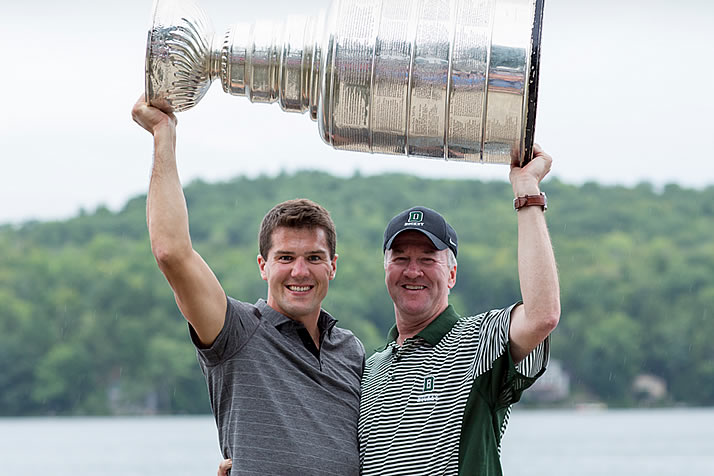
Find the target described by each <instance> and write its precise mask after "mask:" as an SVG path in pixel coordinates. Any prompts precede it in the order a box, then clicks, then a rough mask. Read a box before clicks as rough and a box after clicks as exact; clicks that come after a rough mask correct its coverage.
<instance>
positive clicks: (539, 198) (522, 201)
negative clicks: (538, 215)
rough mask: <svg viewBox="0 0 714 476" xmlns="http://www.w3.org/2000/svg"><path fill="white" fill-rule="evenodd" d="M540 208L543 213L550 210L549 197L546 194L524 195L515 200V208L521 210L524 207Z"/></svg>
mask: <svg viewBox="0 0 714 476" xmlns="http://www.w3.org/2000/svg"><path fill="white" fill-rule="evenodd" d="M531 206H540V207H542V208H543V211H545V210H547V209H548V197H546V196H545V193H543V192H540V194H538V195H524V196H522V197H518V198H515V199H513V208H514V209H516V210H520V209H521V208H523V207H531Z"/></svg>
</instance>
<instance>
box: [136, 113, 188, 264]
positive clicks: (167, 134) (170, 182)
mask: <svg viewBox="0 0 714 476" xmlns="http://www.w3.org/2000/svg"><path fill="white" fill-rule="evenodd" d="M146 218H147V225H148V228H149V236H150V238H151V249H152V251H153V253H154V256H155V257H156V259H157V260H158V261H159V262H160V263H161V262H166V261H168V260H171V259H173V258H177V257H180V256H181V255H183V254H184V253H189V252H190V251H191V239H190V236H189V231H188V211H187V209H186V199H185V197H184V195H183V189H182V187H181V181H180V179H179V175H178V169H177V167H176V129H175V127H174V126H173V125H172V124H161V125H159V126H157V128H156V130H155V131H154V163H153V168H152V171H151V181H150V184H149V194H148V197H147V203H146Z"/></svg>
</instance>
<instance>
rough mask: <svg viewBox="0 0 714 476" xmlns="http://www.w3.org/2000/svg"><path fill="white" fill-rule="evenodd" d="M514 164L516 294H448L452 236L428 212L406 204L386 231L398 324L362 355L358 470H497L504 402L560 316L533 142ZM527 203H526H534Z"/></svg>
mask: <svg viewBox="0 0 714 476" xmlns="http://www.w3.org/2000/svg"><path fill="white" fill-rule="evenodd" d="M535 152H536V153H535V157H534V159H533V161H532V162H530V163H529V164H528V165H527V166H526V167H524V168H520V167H512V169H511V177H510V178H511V183H512V185H513V191H514V194H515V196H516V200H515V201H514V206H515V207H516V208H517V210H518V272H519V278H520V284H521V295H522V298H523V302H522V303H516V304H514V305H512V306H510V307H508V308H506V309H501V310H494V311H489V312H487V313H484V314H480V315H478V316H474V317H460V316H459V315H458V314H457V313H456V311H455V310H454V308H453V307H452V306H450V305H449V299H448V295H449V290H450V289H451V288H452V287H453V286H454V285H455V284H456V268H457V263H456V254H457V251H458V240H457V237H456V232H455V231H454V229H453V228H452V227H451V226H450V225H449V224H448V223H447V222H446V220H444V218H443V217H442V216H441V215H439V214H438V213H437V212H435V211H433V210H430V209H428V208H425V207H413V208H411V209H409V210H405V211H404V212H402V213H400V214H399V215H397V216H396V217H394V218H393V219H392V220H391V221H390V223H389V224H388V225H387V229H386V230H385V232H384V242H383V250H384V252H385V260H384V269H385V283H386V285H387V290H388V291H389V295H390V296H391V298H392V301H393V302H394V314H395V322H396V323H395V326H394V327H393V328H392V330H391V332H390V335H389V341H388V343H387V345H386V346H385V347H384V348H383V349H382V350H381V351H378V352H376V353H375V354H374V355H372V356H371V357H370V358H369V359H368V360H367V365H366V368H365V372H364V377H363V380H362V399H361V403H360V421H359V438H360V463H361V469H362V474H363V475H385V474H409V475H416V474H425V475H426V474H459V475H480V476H500V475H501V474H502V472H501V464H500V459H499V449H500V444H501V437H502V436H503V432H504V431H505V427H506V424H507V422H508V414H509V410H510V406H511V404H512V403H515V402H516V401H518V399H519V398H520V395H521V393H522V392H523V390H525V389H526V388H528V387H529V386H530V385H531V384H532V383H533V382H534V381H535V380H536V379H537V378H538V377H539V376H540V375H541V374H542V373H543V372H544V371H545V366H546V363H547V359H548V340H547V337H548V335H549V334H550V332H551V331H552V330H553V329H554V328H555V326H556V325H557V323H558V320H559V317H560V295H559V286H558V275H557V269H556V265H555V258H554V255H553V250H552V247H551V244H550V238H549V236H548V231H547V227H546V223H545V217H544V215H543V213H544V211H545V196H544V195H542V194H541V193H540V189H539V184H540V181H541V180H542V179H543V177H545V175H546V174H547V173H548V171H549V170H550V165H551V159H550V157H549V156H548V155H546V154H545V153H544V152H543V151H542V149H540V147H538V146H536V148H535ZM531 205H532V206H531Z"/></svg>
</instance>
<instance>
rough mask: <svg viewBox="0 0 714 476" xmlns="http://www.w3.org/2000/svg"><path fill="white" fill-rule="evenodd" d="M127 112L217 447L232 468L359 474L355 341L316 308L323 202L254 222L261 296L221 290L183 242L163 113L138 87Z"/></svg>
mask: <svg viewBox="0 0 714 476" xmlns="http://www.w3.org/2000/svg"><path fill="white" fill-rule="evenodd" d="M132 115H133V117H134V120H135V121H136V122H137V123H139V124H140V125H141V126H142V127H143V128H144V129H146V130H147V131H149V132H151V133H152V135H153V136H154V163H153V169H152V175H151V183H150V186H149V194H148V198H147V223H148V227H149V235H150V239H151V249H152V252H153V254H154V257H155V258H156V261H157V263H158V265H159V268H160V269H161V271H162V272H163V274H164V276H165V277H166V279H167V280H168V282H169V284H170V285H171V288H172V290H173V292H174V296H175V298H176V303H177V304H178V307H179V309H180V310H181V313H182V314H183V315H184V317H185V318H186V320H187V321H188V323H189V330H190V335H191V339H192V341H193V343H194V344H195V346H196V348H197V353H198V359H199V363H200V365H201V369H202V370H203V373H204V375H205V376H206V381H207V384H208V390H209V396H210V400H211V407H212V409H213V414H214V416H215V419H216V424H217V426H218V434H219V440H220V446H221V451H222V453H223V455H224V457H225V458H231V459H232V460H233V463H234V466H233V468H234V472H235V473H236V474H251V473H252V474H295V472H301V473H304V474H325V475H340V476H341V475H357V474H359V459H358V454H359V453H358V442H357V419H358V410H359V396H360V378H361V376H362V369H363V367H364V348H363V347H362V344H361V343H360V342H359V341H358V340H357V339H356V338H355V337H354V335H353V334H352V333H351V332H349V331H346V330H343V329H340V328H338V327H336V326H335V323H336V321H335V320H334V319H333V318H332V316H330V315H329V314H328V313H327V312H325V311H324V310H322V308H321V304H322V300H323V299H324V298H325V295H326V294H327V290H328V286H329V282H330V281H331V280H332V279H333V278H334V277H335V273H336V271H337V254H336V253H335V248H336V233H335V227H334V224H333V222H332V219H331V218H330V216H329V214H328V213H327V211H326V210H325V209H324V208H322V207H321V206H319V205H317V204H316V203H314V202H311V201H309V200H291V201H288V202H284V203H281V204H278V205H276V206H275V207H274V208H273V209H272V210H270V211H269V212H268V213H267V214H266V215H265V217H264V218H263V222H262V224H261V229H260V234H259V248H260V254H259V255H258V268H259V271H260V275H261V277H262V278H263V279H264V280H265V281H267V283H268V296H267V301H263V300H258V302H256V303H255V304H248V303H244V302H240V301H237V300H235V299H233V298H230V297H227V296H226V294H225V292H224V291H223V288H222V287H221V285H220V283H219V282H218V279H217V278H216V276H215V274H214V273H213V272H212V271H211V269H210V268H209V266H208V264H207V263H206V262H205V261H204V260H203V259H202V258H201V256H200V255H199V254H198V253H197V252H196V251H195V250H194V249H193V246H192V244H191V238H190V234H189V226H188V211H187V209H186V203H185V199H184V196H183V191H182V188H181V183H180V181H179V176H178V170H177V167H176V154H175V146H176V119H175V117H174V116H173V114H165V113H163V112H162V111H160V110H158V109H156V108H153V107H151V106H149V105H147V104H146V103H145V102H144V100H143V98H142V99H139V101H137V103H136V104H135V105H134V108H133V110H132Z"/></svg>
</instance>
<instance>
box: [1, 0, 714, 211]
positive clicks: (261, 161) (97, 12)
mask: <svg viewBox="0 0 714 476" xmlns="http://www.w3.org/2000/svg"><path fill="white" fill-rule="evenodd" d="M200 3H201V5H203V6H204V8H205V9H206V11H207V12H208V15H209V16H210V18H211V19H212V21H213V25H214V28H215V30H216V31H217V32H219V33H220V34H222V33H223V31H224V30H225V28H226V27H227V26H228V25H229V24H231V23H234V22H236V21H254V20H255V19H274V20H277V19H280V18H283V17H284V16H285V15H287V14H290V13H304V14H313V13H316V12H317V11H318V10H319V9H320V8H325V7H326V6H327V5H328V4H329V2H328V1H327V0H305V1H297V0H273V1H271V2H255V1H247V0H231V1H228V0H202V1H201V2H200ZM151 6H152V2H151V0H121V1H119V0H116V1H94V0H92V1H90V0H79V1H69V2H56V1H54V0H52V1H50V0H34V1H25V2H10V1H4V2H2V4H1V5H0V45H1V46H0V52H1V53H2V62H3V67H2V69H1V70H0V91H2V100H1V102H0V164H1V165H2V168H1V169H0V170H1V171H0V223H8V222H10V223H20V222H23V221H25V220H29V219H42V220H44V219H63V218H66V217H70V216H73V215H75V214H76V213H77V211H78V210H79V208H80V207H83V208H85V209H87V210H90V211H91V210H93V209H94V208H96V207H97V206H98V205H100V204H103V205H107V206H109V207H110V208H112V209H118V208H120V207H121V206H122V205H123V204H124V203H125V202H126V200H127V199H129V198H131V197H133V196H136V195H137V194H141V193H145V192H146V187H147V184H148V179H149V172H150V164H151V153H152V141H151V136H150V135H149V134H148V133H146V132H145V131H143V130H142V129H141V128H139V126H137V125H135V124H134V123H133V122H132V121H131V118H130V110H131V106H132V105H133V103H134V101H135V100H136V99H137V97H138V96H139V95H140V94H141V93H142V91H143V87H144V77H143V75H144V51H145V44H146V32H147V29H148V26H149V20H150V18H149V17H150V14H151ZM712 25H714V2H711V1H710V0H680V1H678V2H671V1H664V0H650V1H646V0H627V1H614V0H604V1H597V2H594V1H590V0H547V1H546V12H545V22H544V31H543V43H542V64H541V82H540V95H539V102H538V119H537V128H536V140H537V141H538V142H540V143H541V144H542V145H543V146H544V147H545V148H546V150H547V151H548V152H550V153H551V154H552V155H553V156H554V158H555V162H554V169H553V172H552V174H553V175H554V176H557V177H559V178H560V179H561V180H564V181H566V182H569V183H575V184H579V183H583V182H585V181H588V180H595V181H598V182H601V183H605V184H613V183H619V184H625V185H633V184H636V183H638V182H641V181H649V182H652V183H654V184H656V185H663V184H666V183H679V184H681V185H683V186H687V187H697V188H700V187H704V186H707V185H711V184H714V153H713V152H712V147H711V144H712V137H714V132H713V131H714V119H712V114H713V113H714V95H713V94H712V85H713V84H714V62H713V61H712V53H711V51H712V46H713V45H714V28H712ZM178 159H179V168H180V172H181V176H182V180H183V181H184V183H189V182H190V181H191V180H192V179H195V178H197V177H200V178H203V179H204V180H208V181H222V180H228V179H230V178H232V177H235V176H236V175H239V174H245V175H248V176H256V175H258V174H261V173H267V174H275V173H278V172H280V171H284V170H285V171H293V170H298V169H305V168H309V169H319V170H324V171H328V172H331V173H334V174H338V175H351V174H352V173H354V171H355V170H360V171H361V172H362V173H364V174H372V173H379V172H382V171H398V172H405V173H415V174H418V175H420V176H433V177H471V178H480V179H502V180H507V176H508V168H507V167H506V166H502V165H479V164H459V163H453V162H444V161H440V160H433V159H418V158H402V157H395V156H383V155H369V154H359V153H348V152H338V151H335V150H333V149H331V148H330V147H328V146H326V145H325V144H324V143H323V142H322V140H321V139H320V137H319V134H318V130H317V124H316V123H314V122H312V121H311V120H310V118H309V116H307V115H299V114H290V113H285V112H283V111H282V110H281V109H280V107H279V106H278V105H276V104H272V105H263V104H251V103H250V102H249V101H248V100H247V99H245V98H242V97H233V96H229V95H227V94H225V93H223V91H222V88H221V87H220V85H219V84H214V85H213V86H212V88H211V90H210V91H209V93H208V94H207V96H206V98H204V100H203V101H202V102H201V103H199V104H198V106H196V107H195V108H194V109H192V110H190V111H186V112H184V113H181V114H179V132H178ZM305 195H307V196H309V191H305Z"/></svg>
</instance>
